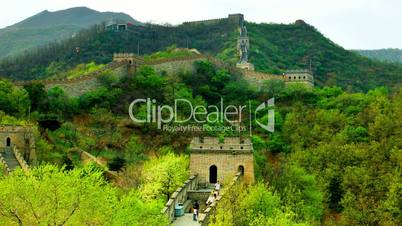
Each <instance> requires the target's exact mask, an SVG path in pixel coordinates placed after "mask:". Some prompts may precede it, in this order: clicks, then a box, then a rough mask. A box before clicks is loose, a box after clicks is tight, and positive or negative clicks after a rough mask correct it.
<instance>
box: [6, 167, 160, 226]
mask: <svg viewBox="0 0 402 226" xmlns="http://www.w3.org/2000/svg"><path fill="white" fill-rule="evenodd" d="M161 204H162V203H160V202H158V201H157V200H148V201H147V202H144V201H143V200H142V199H141V198H140V197H139V195H138V193H137V192H136V191H135V190H132V191H131V192H129V193H128V194H119V190H118V189H117V188H116V187H113V186H111V185H110V184H109V183H107V182H106V181H105V180H104V179H103V176H102V172H101V171H99V170H97V169H96V168H95V167H93V165H89V166H87V167H85V168H81V169H74V170H71V171H67V170H64V169H60V168H58V167H56V166H51V165H44V166H39V167H37V168H33V169H31V170H30V171H29V172H28V173H26V174H24V173H23V172H22V171H16V172H14V173H13V174H11V175H9V176H2V178H1V180H0V224H1V225H166V224H167V219H166V218H165V216H163V215H162V214H161V213H160V210H161V207H162V206H163V205H161ZM149 216H152V217H149Z"/></svg>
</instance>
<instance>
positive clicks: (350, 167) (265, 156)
mask: <svg viewBox="0 0 402 226" xmlns="http://www.w3.org/2000/svg"><path fill="white" fill-rule="evenodd" d="M195 67H196V71H195V72H194V73H189V74H180V73H179V74H173V75H166V76H160V74H157V73H156V72H155V71H154V70H153V69H152V68H151V67H148V66H143V67H141V68H139V70H138V71H137V72H136V73H135V74H133V75H129V76H127V77H126V78H124V79H123V80H122V81H117V80H113V79H109V80H108V79H103V80H102V86H101V87H99V88H98V89H97V90H95V91H92V92H89V93H86V94H84V95H82V96H79V97H74V98H69V97H68V96H67V95H66V94H65V93H64V91H63V90H62V89H61V88H58V87H54V88H52V89H50V90H47V91H46V90H45V89H44V85H43V84H40V83H33V84H28V85H26V86H24V87H23V88H22V87H16V86H14V85H12V84H11V83H10V82H9V81H4V80H0V123H1V124H10V123H12V124H26V122H27V121H30V122H31V123H34V125H35V127H36V128H38V130H39V131H40V133H37V134H36V135H35V139H36V150H37V156H38V161H39V162H41V163H42V164H53V165H57V166H63V165H64V166H65V169H66V170H61V171H60V170H58V168H55V167H49V166H41V167H38V168H35V169H33V171H32V174H28V175H27V176H24V175H23V174H22V172H17V173H13V174H12V175H11V176H8V177H6V176H2V175H1V174H0V187H1V189H0V197H1V200H3V203H4V204H3V205H4V208H2V209H1V210H0V211H2V210H3V214H1V215H0V222H1V223H2V224H4V225H10V224H13V223H18V219H21V220H22V221H23V222H28V223H32V222H37V221H41V222H47V221H50V220H51V221H52V222H53V221H54V222H63V221H64V220H66V219H65V218H66V217H65V214H63V213H65V212H68V211H71V209H74V208H76V211H75V212H74V213H72V214H71V217H70V218H68V219H67V221H68V222H69V223H71V224H73V225H74V224H75V223H76V222H78V221H79V219H82V222H85V223H88V224H91V223H93V222H97V223H98V224H117V225H124V224H141V223H144V222H145V224H147V225H160V224H163V225H164V224H165V223H164V222H165V221H166V219H165V216H163V215H162V214H161V213H160V211H157V210H158V209H159V210H160V209H162V208H163V206H164V203H165V202H166V201H167V196H168V195H169V194H172V192H174V191H175V189H176V188H177V186H178V185H181V184H182V183H183V182H184V181H185V180H186V175H187V176H188V172H187V169H188V158H187V157H186V156H188V150H189V149H188V148H187V144H188V143H189V141H190V139H191V137H193V136H198V135H200V133H199V132H168V131H162V130H158V129H157V125H156V123H147V124H137V123H133V122H132V121H130V120H129V119H128V116H127V106H128V105H129V103H130V102H131V101H133V100H134V99H137V98H144V97H150V98H155V99H156V101H157V103H166V104H168V103H173V102H174V99H179V98H185V99H187V100H189V101H190V102H191V103H193V104H197V105H202V106H208V105H212V104H214V105H216V104H218V103H219V102H220V98H223V99H224V100H225V105H226V104H227V105H229V104H234V105H238V104H240V105H242V104H245V103H247V102H248V101H250V104H251V106H252V108H255V107H256V106H258V105H259V104H260V103H261V102H262V101H266V100H267V99H268V98H271V97H275V132H274V133H269V132H267V131H266V130H263V129H262V128H259V127H258V126H257V125H256V123H255V122H251V123H252V125H253V136H252V137H251V138H252V141H253V147H254V152H253V154H254V163H255V164H254V170H255V176H256V178H257V181H259V182H257V183H256V184H255V185H251V186H242V185H239V186H235V187H234V188H233V190H230V192H229V193H228V194H229V195H227V196H224V197H223V199H222V200H221V203H222V204H221V203H219V204H221V205H220V206H219V208H218V210H217V213H216V216H214V217H213V220H212V222H211V223H212V225H259V226H260V225H261V226H266V225H273V226H274V225H275V226H276V225H345V226H346V225H384V226H388V225H400V224H401V222H402V217H401V211H402V210H401V207H402V206H401V205H400V204H401V203H402V199H401V198H402V174H401V173H402V171H401V169H402V165H401V162H402V161H401V160H402V151H401V150H402V136H401V134H402V131H401V130H402V125H401V123H402V120H401V116H402V112H401V111H402V108H401V106H402V90H398V91H396V92H389V91H388V90H387V89H386V88H383V87H379V88H376V89H374V90H371V91H369V92H367V93H348V92H345V91H343V90H342V89H341V88H337V87H324V88H315V89H308V88H306V87H304V86H298V85H295V86H285V84H284V83H283V82H281V81H269V82H266V83H265V84H264V85H263V87H262V89H260V90H257V89H256V88H255V87H252V86H250V85H249V84H248V83H246V82H245V81H244V80H243V79H242V78H241V76H239V75H238V74H230V73H229V72H228V71H226V70H224V69H222V68H219V67H216V66H214V65H213V64H212V63H210V62H208V61H201V62H197V63H196V64H195ZM178 109H179V112H180V113H179V118H180V116H184V115H186V114H188V111H189V110H188V108H186V106H184V107H183V106H179V108H178ZM145 111H146V110H145V108H143V107H138V108H136V109H134V113H135V115H138V117H146V114H145ZM244 113H245V116H244V119H245V120H244V121H243V123H244V125H248V124H249V121H248V119H249V117H248V116H249V114H252V115H253V116H254V117H257V118H258V121H260V122H264V121H266V120H267V116H266V115H264V114H261V115H255V114H254V112H249V111H248V110H246V112H244ZM182 114H183V115H182ZM43 115H55V116H57V117H58V118H59V119H60V122H59V124H58V125H56V126H55V127H54V128H48V127H46V126H45V125H43V124H41V123H40V120H41V118H43V117H42V116H43ZM38 122H39V123H38ZM170 124H171V125H183V124H180V123H177V124H176V123H170ZM222 125H224V123H222V122H215V123H208V124H206V125H205V126H222ZM234 133H235V134H234ZM245 133H247V135H248V131H246V132H245ZM201 135H207V136H217V137H221V138H224V137H230V136H234V135H235V136H236V135H238V132H233V131H220V130H219V131H207V132H204V133H201ZM244 135H246V134H244ZM77 149H78V150H80V149H82V150H86V151H88V152H90V153H91V154H93V155H94V156H97V157H99V158H100V159H102V160H103V161H105V162H106V163H107V166H105V167H106V168H108V169H112V170H120V172H119V176H120V177H121V178H122V180H121V181H120V182H119V183H116V185H117V186H111V183H109V182H105V181H103V180H102V179H100V174H101V172H102V171H103V170H104V169H97V168H96V167H95V169H94V168H93V167H92V168H91V167H89V168H86V167H83V166H82V164H83V163H82V162H81V161H80V160H79V153H76V152H74V150H77ZM39 172H41V173H39ZM42 175H43V176H42ZM77 178H82V180H83V182H82V186H85V187H86V189H78V188H77V187H76V186H78V185H77V184H80V183H79V181H80V180H79V179H77ZM21 181H22V182H21ZM55 184H56V185H57V186H55ZM19 185H24V186H23V188H24V189H22V190H18V189H16V188H18V186H19ZM69 187H72V188H73V189H69ZM48 189H53V190H52V191H54V192H51V193H47V192H46V191H47V190H48ZM87 189H90V190H89V191H91V192H88V190H87ZM16 191H18V193H16ZM32 194H35V196H33V195H32ZM84 195H85V197H86V199H85V200H83V201H82V202H78V203H76V202H74V200H80V197H81V196H84ZM16 197H17V198H16ZM16 199H17V201H16ZM55 199H57V200H60V201H61V202H63V203H64V205H60V206H58V208H57V209H54V208H53V206H54V204H53V202H52V200H55ZM42 200H43V202H42ZM106 200H108V201H106ZM26 202H29V203H30V206H29V208H30V209H31V210H34V211H23V210H25V209H26V208H27V205H26V204H25V203H26ZM97 202H100V203H101V205H91V204H93V203H97ZM16 212H17V213H19V218H18V219H17V218H15V217H13V216H14V215H13V213H16ZM35 212H41V213H42V214H41V215H39V216H35V214H34V213H35ZM104 213H111V214H112V215H113V216H112V217H108V218H105V217H104V216H105V215H104ZM150 215H152V216H153V217H152V218H150V217H149V216H150ZM116 222H117V223H116ZM127 222H129V223H127Z"/></svg>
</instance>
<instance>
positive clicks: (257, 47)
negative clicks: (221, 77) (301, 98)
mask: <svg viewBox="0 0 402 226" xmlns="http://www.w3.org/2000/svg"><path fill="white" fill-rule="evenodd" d="M248 31H249V36H250V40H251V41H250V42H251V46H252V47H251V51H252V52H251V54H250V59H251V62H253V63H254V64H255V65H256V69H257V70H263V71H268V72H278V71H283V70H285V69H289V68H290V69H295V68H309V67H310V61H311V67H312V71H313V73H314V75H315V82H316V84H317V85H320V86H324V85H330V86H331V85H339V86H342V87H343V88H346V89H348V90H355V91H367V90H368V89H372V88H374V87H376V86H379V85H386V86H394V85H396V84H401V82H402V66H401V65H397V64H390V63H380V62H377V61H374V60H369V59H367V58H365V57H362V56H360V55H358V54H356V53H354V52H351V51H348V50H345V49H343V48H342V47H340V46H338V45H336V44H335V43H333V42H332V41H331V40H329V39H327V38H325V37H324V36H323V35H322V34H321V33H319V32H318V31H317V30H316V29H315V28H314V27H312V26H310V25H308V24H305V23H295V24H289V25H284V24H254V23H249V24H248Z"/></svg>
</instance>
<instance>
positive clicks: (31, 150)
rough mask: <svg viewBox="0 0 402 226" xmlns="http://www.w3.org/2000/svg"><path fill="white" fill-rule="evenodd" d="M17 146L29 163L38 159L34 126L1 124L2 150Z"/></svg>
mask: <svg viewBox="0 0 402 226" xmlns="http://www.w3.org/2000/svg"><path fill="white" fill-rule="evenodd" d="M13 146H15V147H16V148H18V150H19V151H20V154H21V155H22V157H23V158H24V159H25V161H27V162H28V163H34V162H35V161H36V153H35V141H34V136H33V131H32V128H30V127H24V126H14V125H0V152H4V151H5V150H6V149H7V148H9V149H10V150H11V148H12V147H13Z"/></svg>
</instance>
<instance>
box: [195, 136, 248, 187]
mask: <svg viewBox="0 0 402 226" xmlns="http://www.w3.org/2000/svg"><path fill="white" fill-rule="evenodd" d="M190 149H191V154H190V173H191V174H192V175H195V174H198V177H199V180H200V183H201V184H208V183H210V184H213V183H216V182H217V181H218V180H219V181H220V182H224V181H225V179H226V178H227V179H230V178H232V177H233V176H234V175H235V174H236V173H238V172H241V173H242V175H243V179H244V182H245V183H253V182H254V160H253V144H252V143H251V141H250V139H241V138H240V137H226V138H225V139H224V140H220V139H219V138H217V137H204V138H202V137H196V138H194V139H193V140H192V142H191V144H190Z"/></svg>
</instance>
